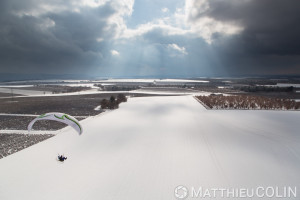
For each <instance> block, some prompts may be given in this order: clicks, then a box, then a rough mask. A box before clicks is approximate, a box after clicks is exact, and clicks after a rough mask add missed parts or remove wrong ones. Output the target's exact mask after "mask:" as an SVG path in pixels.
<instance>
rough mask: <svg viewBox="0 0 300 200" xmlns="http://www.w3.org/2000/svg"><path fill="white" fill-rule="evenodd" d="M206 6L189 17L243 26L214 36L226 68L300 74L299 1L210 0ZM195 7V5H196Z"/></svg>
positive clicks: (250, 71) (239, 70)
mask: <svg viewBox="0 0 300 200" xmlns="http://www.w3.org/2000/svg"><path fill="white" fill-rule="evenodd" d="M208 3H209V9H208V10H206V11H205V12H201V8H200V7H198V12H197V14H195V15H194V16H190V20H191V21H192V22H196V21H197V20H198V19H199V18H201V17H203V16H209V17H211V18H214V19H216V20H218V21H222V22H226V23H232V24H236V25H240V26H242V27H244V31H243V32H242V33H240V34H238V35H235V36H231V37H227V38H224V37H222V36H220V35H217V34H216V35H215V43H214V44H213V46H214V47H215V49H216V52H217V55H218V56H219V58H220V59H222V61H224V62H223V64H224V67H227V68H228V70H227V71H231V72H233V73H234V72H235V73H236V74H243V73H244V74H260V73H265V74H267V73H268V72H269V73H270V74H271V73H272V74H276V73H279V74H299V73H300V62H299V61H300V48H299V47H300V37H299V35H300V26H299V25H298V24H299V21H300V15H299V10H300V1H298V0H285V1H282V0H230V1H221V0H210V1H208ZM195 6H197V4H195Z"/></svg>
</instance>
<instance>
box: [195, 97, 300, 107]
mask: <svg viewBox="0 0 300 200" xmlns="http://www.w3.org/2000/svg"><path fill="white" fill-rule="evenodd" d="M196 98H198V99H199V100H200V101H201V102H202V103H204V104H205V105H206V106H207V107H209V108H210V109H253V110H255V109H257V110H259V109H262V110H298V109H300V102H295V101H294V100H289V99H277V98H276V99H275V98H268V97H260V96H249V95H237V96H223V95H210V96H197V97H196Z"/></svg>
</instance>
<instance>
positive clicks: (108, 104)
mask: <svg viewBox="0 0 300 200" xmlns="http://www.w3.org/2000/svg"><path fill="white" fill-rule="evenodd" d="M126 101H127V98H126V96H125V95H124V94H118V96H117V98H116V97H115V96H111V97H110V98H109V99H103V100H102V101H101V102H100V105H101V109H117V108H119V104H120V103H122V102H126Z"/></svg>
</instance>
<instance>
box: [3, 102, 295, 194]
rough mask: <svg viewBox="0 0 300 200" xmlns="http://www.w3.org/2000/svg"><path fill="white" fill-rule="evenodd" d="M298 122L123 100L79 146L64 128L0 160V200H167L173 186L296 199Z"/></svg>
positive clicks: (288, 114)
mask: <svg viewBox="0 0 300 200" xmlns="http://www.w3.org/2000/svg"><path fill="white" fill-rule="evenodd" d="M299 119H300V112H297V111H258V110H256V111H248V110H227V111H224V110H206V109H205V108H204V107H203V106H202V105H201V104H200V103H199V102H197V101H196V100H195V99H194V98H193V96H169V97H139V98H130V99H129V101H128V102H127V103H123V104H121V105H120V108H119V109H117V110H115V111H112V112H107V113H104V114H100V115H98V116H95V117H89V118H87V119H85V120H83V121H81V124H82V126H83V130H84V132H83V134H82V135H81V136H79V135H78V134H76V132H75V131H74V130H73V129H72V128H70V127H67V128H64V129H62V130H60V131H59V134H57V135H56V136H55V137H52V138H50V139H48V140H46V141H44V142H41V143H38V144H36V145H34V146H31V147H29V148H27V149H24V150H22V151H20V152H17V153H15V154H12V155H10V156H8V157H5V158H3V159H0V199H1V200H27V199H28V200H66V199H70V200H71V199H72V200H83V199H86V200H94V199H95V200H96V199H97V200H98V199H103V200H171V199H176V198H175V196H174V189H175V188H176V187H177V186H178V185H183V186H186V187H187V188H190V187H204V188H231V187H233V188H239V187H242V188H255V187H258V186H264V187H268V186H273V187H276V186H278V187H284V186H292V187H297V198H300V193H299V191H300V173H299V172H300V132H299V129H300V123H299ZM58 154H64V155H65V156H67V157H68V159H67V160H66V161H65V162H64V163H59V162H58V161H56V157H57V155H58ZM297 198H293V199H297ZM187 199H193V198H192V197H191V196H188V197H187ZM252 199H256V198H252ZM257 199H262V198H257ZM265 199H269V198H265Z"/></svg>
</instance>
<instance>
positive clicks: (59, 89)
mask: <svg viewBox="0 0 300 200" xmlns="http://www.w3.org/2000/svg"><path fill="white" fill-rule="evenodd" d="M34 87H36V88H37V89H38V90H44V91H50V92H52V94H59V93H69V92H80V91H84V90H88V89H91V88H90V87H83V86H76V87H71V86H65V85H35V86H34Z"/></svg>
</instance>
